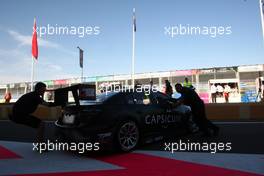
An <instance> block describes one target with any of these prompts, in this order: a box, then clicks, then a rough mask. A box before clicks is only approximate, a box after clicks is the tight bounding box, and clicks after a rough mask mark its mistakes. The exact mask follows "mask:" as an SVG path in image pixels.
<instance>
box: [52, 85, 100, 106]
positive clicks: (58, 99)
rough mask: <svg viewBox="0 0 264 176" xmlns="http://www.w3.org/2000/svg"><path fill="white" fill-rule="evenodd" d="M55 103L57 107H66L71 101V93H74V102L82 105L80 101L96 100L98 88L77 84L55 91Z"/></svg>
mask: <svg viewBox="0 0 264 176" xmlns="http://www.w3.org/2000/svg"><path fill="white" fill-rule="evenodd" d="M54 92H55V93H54V103H55V105H57V106H62V107H64V106H66V105H67V104H68V100H69V92H71V93H72V95H73V99H74V102H75V103H76V105H77V106H79V105H80V100H95V99H96V86H95V85H91V84H76V85H73V86H69V87H64V88H59V89H55V90H54Z"/></svg>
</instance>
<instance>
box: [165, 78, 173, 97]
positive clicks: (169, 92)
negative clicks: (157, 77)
mask: <svg viewBox="0 0 264 176" xmlns="http://www.w3.org/2000/svg"><path fill="white" fill-rule="evenodd" d="M165 94H167V95H168V96H169V97H171V96H172V94H173V90H172V87H171V84H170V81H169V80H165Z"/></svg>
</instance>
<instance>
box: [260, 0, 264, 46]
mask: <svg viewBox="0 0 264 176" xmlns="http://www.w3.org/2000/svg"><path fill="white" fill-rule="evenodd" d="M263 3H264V2H263V0H259V8H260V17H261V26H262V37H263V38H262V39H263V41H264V15H263Z"/></svg>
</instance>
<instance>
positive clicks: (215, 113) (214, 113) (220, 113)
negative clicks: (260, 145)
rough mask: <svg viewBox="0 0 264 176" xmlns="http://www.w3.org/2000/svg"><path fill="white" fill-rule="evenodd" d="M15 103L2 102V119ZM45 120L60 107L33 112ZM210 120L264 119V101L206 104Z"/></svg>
mask: <svg viewBox="0 0 264 176" xmlns="http://www.w3.org/2000/svg"><path fill="white" fill-rule="evenodd" d="M12 106H13V104H12V103H10V104H0V120H7V119H8V114H9V113H10V112H11V109H12ZM33 114H34V115H35V116H37V117H39V118H40V119H43V120H56V119H57V118H58V117H59V116H60V115H61V108H60V107H44V106H39V107H38V109H37V110H36V111H35V112H34V113H33ZM206 114H207V117H208V119H210V120H225V121H226V120H231V121H232V120H235V121H238V120H257V121H264V103H229V104H227V103H220V104H206Z"/></svg>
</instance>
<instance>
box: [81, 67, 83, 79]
mask: <svg viewBox="0 0 264 176" xmlns="http://www.w3.org/2000/svg"><path fill="white" fill-rule="evenodd" d="M81 76H82V78H81V82H82V83H83V67H82V75H81Z"/></svg>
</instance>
